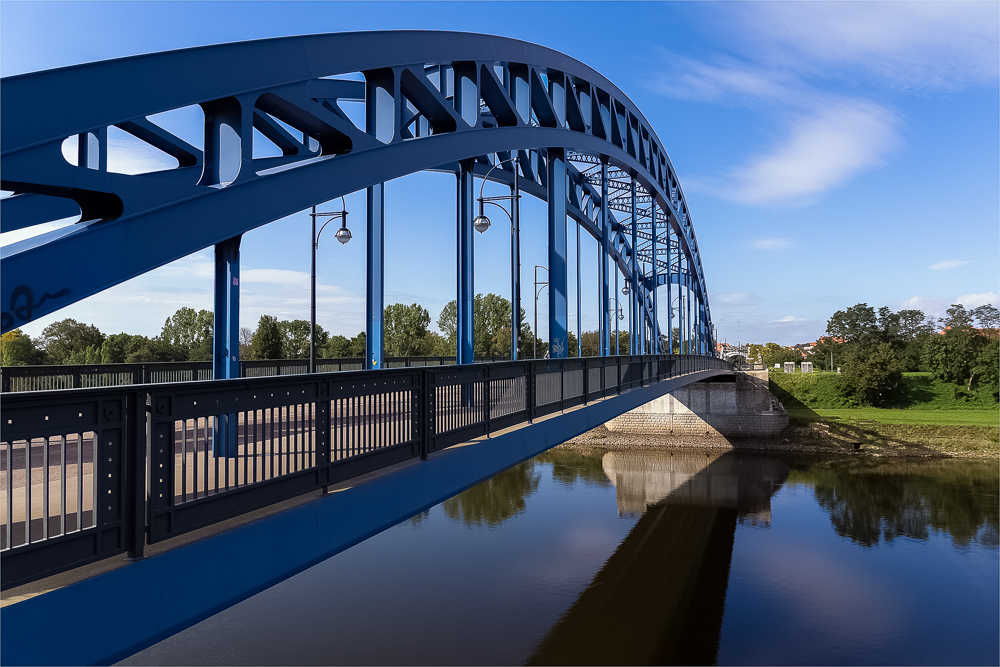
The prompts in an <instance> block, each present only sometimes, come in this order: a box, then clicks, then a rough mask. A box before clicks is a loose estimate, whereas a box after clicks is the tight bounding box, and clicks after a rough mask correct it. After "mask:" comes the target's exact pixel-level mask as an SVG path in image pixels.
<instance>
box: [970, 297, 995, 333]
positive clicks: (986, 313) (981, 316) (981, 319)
mask: <svg viewBox="0 0 1000 667" xmlns="http://www.w3.org/2000/svg"><path fill="white" fill-rule="evenodd" d="M969 313H970V314H971V315H972V316H973V317H974V318H976V322H978V323H979V328H980V329H986V330H987V331H991V332H992V333H993V334H994V335H995V334H996V332H997V330H998V328H1000V309H997V307H996V306H994V305H992V304H989V303H988V304H986V305H985V306H979V307H978V308H973V309H972V310H971V311H969ZM984 333H985V332H984Z"/></svg>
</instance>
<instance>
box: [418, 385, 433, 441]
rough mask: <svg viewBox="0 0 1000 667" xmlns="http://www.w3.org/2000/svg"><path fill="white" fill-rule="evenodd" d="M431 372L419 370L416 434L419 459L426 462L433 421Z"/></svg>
mask: <svg viewBox="0 0 1000 667" xmlns="http://www.w3.org/2000/svg"><path fill="white" fill-rule="evenodd" d="M430 375H431V372H430V371H429V370H428V369H427V368H421V369H420V399H419V402H418V407H417V429H418V431H417V433H418V434H419V436H420V459H421V460H422V461H426V460H427V455H428V454H429V453H430V445H431V427H432V421H433V414H432V413H433V410H434V403H433V401H432V400H431V390H432V387H431V381H430Z"/></svg>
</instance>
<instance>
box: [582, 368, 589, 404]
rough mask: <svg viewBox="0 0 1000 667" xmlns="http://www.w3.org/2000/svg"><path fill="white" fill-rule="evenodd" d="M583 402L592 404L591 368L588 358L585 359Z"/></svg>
mask: <svg viewBox="0 0 1000 667" xmlns="http://www.w3.org/2000/svg"><path fill="white" fill-rule="evenodd" d="M583 402H584V404H586V403H590V368H588V367H587V358H586V357H584V358H583Z"/></svg>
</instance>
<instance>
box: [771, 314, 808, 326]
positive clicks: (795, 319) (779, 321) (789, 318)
mask: <svg viewBox="0 0 1000 667" xmlns="http://www.w3.org/2000/svg"><path fill="white" fill-rule="evenodd" d="M808 321H809V319H808V318H806V317H795V316H794V315H786V316H784V317H782V318H781V319H777V320H771V322H772V323H775V324H784V323H786V322H808Z"/></svg>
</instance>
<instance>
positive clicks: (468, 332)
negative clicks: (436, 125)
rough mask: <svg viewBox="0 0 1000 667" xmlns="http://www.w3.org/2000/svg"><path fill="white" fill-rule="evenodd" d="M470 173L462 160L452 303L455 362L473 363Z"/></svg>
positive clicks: (472, 214) (465, 162) (472, 205)
mask: <svg viewBox="0 0 1000 667" xmlns="http://www.w3.org/2000/svg"><path fill="white" fill-rule="evenodd" d="M474 187H475V186H474V183H473V176H472V164H471V162H470V161H463V162H462V165H461V170H460V171H459V174H458V196H457V197H456V201H457V208H458V213H457V215H456V220H457V225H458V228H457V230H456V234H455V236H456V238H457V240H458V257H457V261H456V265H457V266H458V274H457V278H456V291H457V297H456V305H457V311H458V328H457V334H458V335H457V336H456V338H457V339H458V343H457V345H458V350H457V361H458V363H460V364H471V363H474V362H475V348H474V345H473V344H474V337H473V336H474V334H473V326H474V325H473V322H474V317H473V303H474V299H475V295H476V292H475V287H474V285H473V276H474V275H475V272H474V270H473V260H474V258H475V255H474V253H473V249H472V243H473V239H472V235H473V227H472V219H473V216H474V215H475V212H474V210H473V207H474V205H475V201H476V198H475V192H474Z"/></svg>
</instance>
